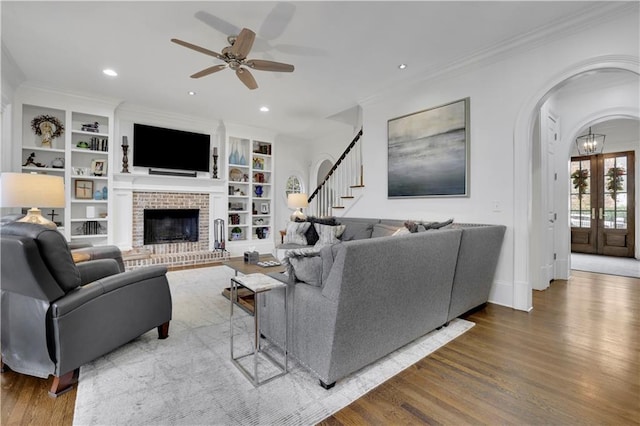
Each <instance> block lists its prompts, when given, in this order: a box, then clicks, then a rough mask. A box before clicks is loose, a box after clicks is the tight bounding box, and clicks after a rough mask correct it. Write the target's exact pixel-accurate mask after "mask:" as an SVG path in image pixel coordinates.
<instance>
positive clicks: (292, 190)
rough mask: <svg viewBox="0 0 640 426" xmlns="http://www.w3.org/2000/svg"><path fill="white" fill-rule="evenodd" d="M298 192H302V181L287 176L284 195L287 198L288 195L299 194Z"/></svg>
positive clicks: (298, 178)
mask: <svg viewBox="0 0 640 426" xmlns="http://www.w3.org/2000/svg"><path fill="white" fill-rule="evenodd" d="M300 192H303V188H302V180H301V179H300V177H298V176H296V175H291V176H289V178H288V179H287V184H286V186H285V195H286V196H289V194H299V193H300Z"/></svg>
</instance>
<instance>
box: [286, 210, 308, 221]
mask: <svg viewBox="0 0 640 426" xmlns="http://www.w3.org/2000/svg"><path fill="white" fill-rule="evenodd" d="M289 219H291V222H304V221H305V220H307V215H305V214H304V213H302V209H298V210H296V211H295V212H293V214H292V215H291V217H290V218H289Z"/></svg>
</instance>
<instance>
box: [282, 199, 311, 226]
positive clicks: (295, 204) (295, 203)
mask: <svg viewBox="0 0 640 426" xmlns="http://www.w3.org/2000/svg"><path fill="white" fill-rule="evenodd" d="M287 207H289V208H290V209H297V210H296V211H294V212H293V214H292V215H291V220H292V221H294V222H295V221H296V220H297V221H304V220H305V219H306V218H307V216H305V214H304V213H302V209H303V208H306V207H309V202H308V201H307V194H304V193H301V192H298V193H294V194H289V195H288V196H287Z"/></svg>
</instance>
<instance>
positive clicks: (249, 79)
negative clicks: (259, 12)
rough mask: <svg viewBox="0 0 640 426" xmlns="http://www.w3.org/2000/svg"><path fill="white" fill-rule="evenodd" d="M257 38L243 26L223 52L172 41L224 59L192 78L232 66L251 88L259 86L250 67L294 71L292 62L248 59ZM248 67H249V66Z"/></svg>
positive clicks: (232, 36) (262, 69)
mask: <svg viewBox="0 0 640 426" xmlns="http://www.w3.org/2000/svg"><path fill="white" fill-rule="evenodd" d="M255 38H256V34H255V33H254V32H253V31H251V30H250V29H248V28H243V29H242V31H240V34H238V35H237V36H234V35H230V36H229V37H227V41H228V42H229V46H227V47H225V48H224V49H222V53H217V52H214V51H213V50H209V49H205V48H204V47H200V46H197V45H195V44H191V43H189V42H186V41H183V40H180V39H177V38H172V39H171V41H172V42H174V43H176V44H179V45H180V46H183V47H186V48H189V49H192V50H195V51H196V52H200V53H203V54H205V55H208V56H213V57H214V58H216V59H220V60H221V61H224V62H225V64H224V65H222V64H221V65H214V66H212V67H208V68H205V69H203V70H202V71H198V72H197V73H195V74H192V75H191V78H200V77H204V76H206V75H209V74H213V73H216V72H218V71H222V70H223V69H225V68H231V69H232V70H234V71H235V72H236V76H238V78H239V79H240V81H241V82H242V83H243V84H244V85H245V86H247V87H248V88H249V89H250V90H254V89H257V88H258V83H256V80H255V78H254V77H253V74H251V72H250V71H249V69H248V68H251V69H254V70H258V71H272V72H293V70H294V67H293V65H290V64H284V63H281V62H274V61H267V60H263V59H247V55H248V54H249V52H250V51H251V47H253V42H254V40H255ZM247 67H248V68H247Z"/></svg>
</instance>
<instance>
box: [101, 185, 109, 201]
mask: <svg viewBox="0 0 640 426" xmlns="http://www.w3.org/2000/svg"><path fill="white" fill-rule="evenodd" d="M108 195H109V190H108V189H107V187H106V186H104V187H102V199H103V200H106V199H107V196H108Z"/></svg>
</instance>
